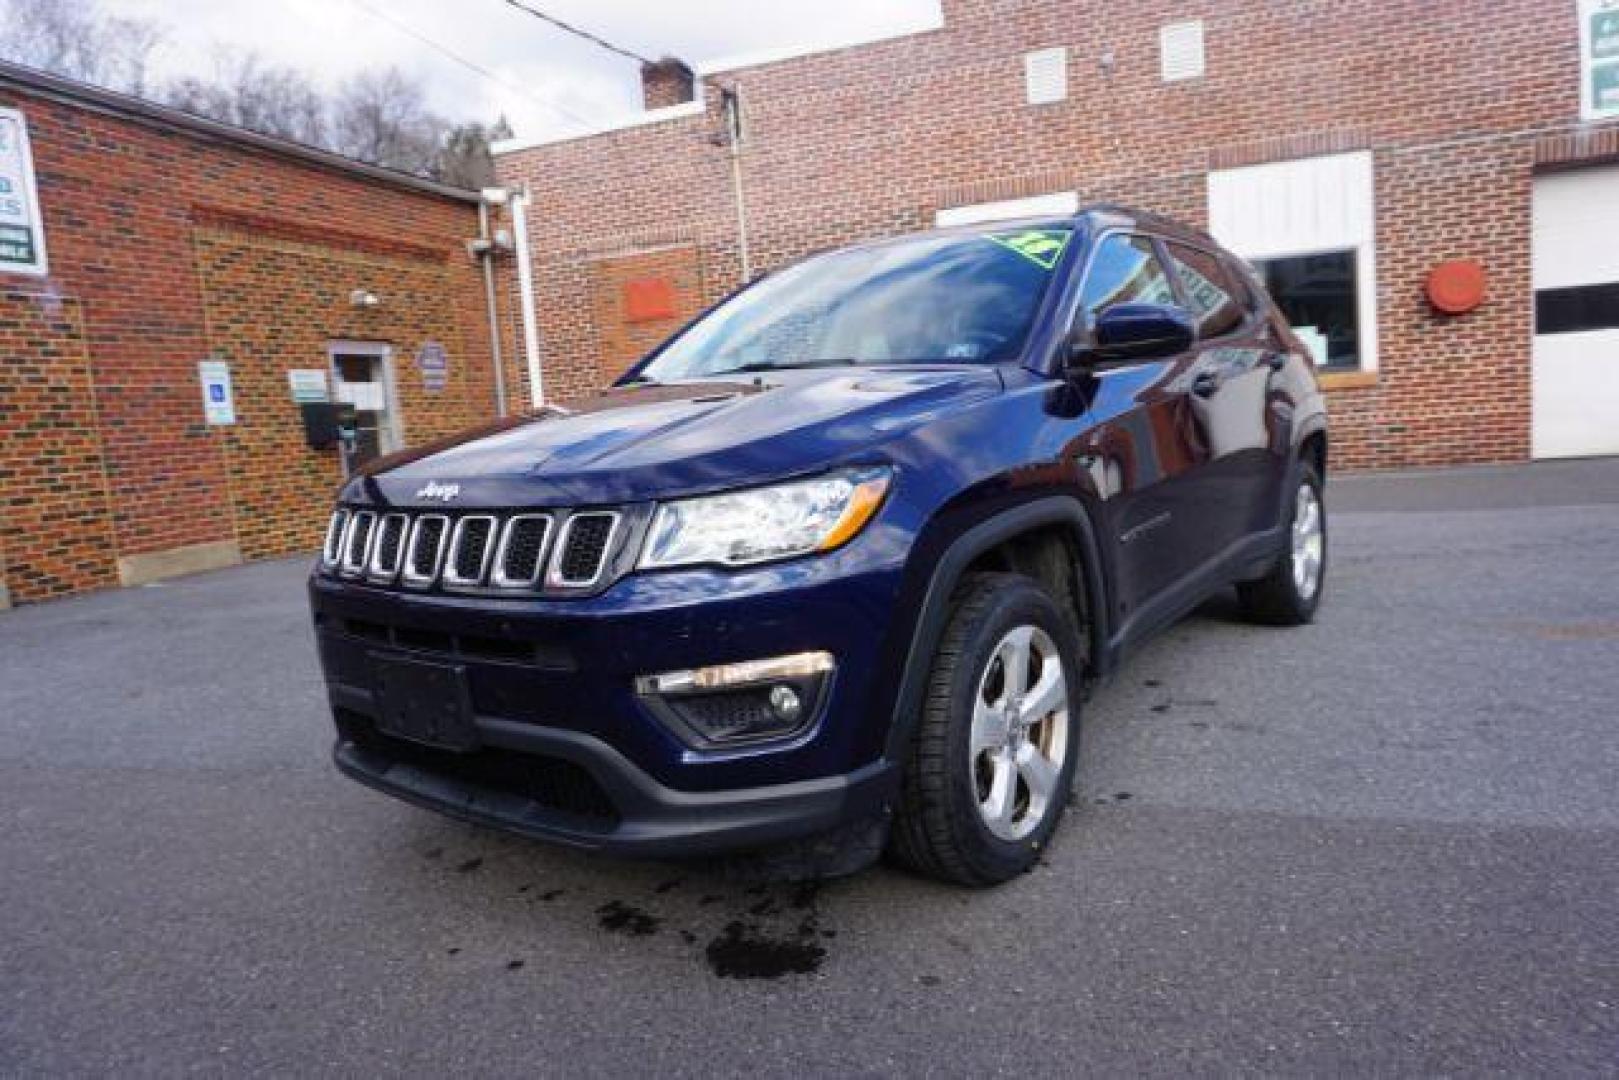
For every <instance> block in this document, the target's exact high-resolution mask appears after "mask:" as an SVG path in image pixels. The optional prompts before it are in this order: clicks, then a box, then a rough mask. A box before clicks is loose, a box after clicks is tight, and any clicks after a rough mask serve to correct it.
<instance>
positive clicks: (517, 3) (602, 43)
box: [506, 0, 655, 64]
mask: <svg viewBox="0 0 1619 1080" xmlns="http://www.w3.org/2000/svg"><path fill="white" fill-rule="evenodd" d="M506 4H507V6H508V7H514V8H516V9H517V10H518V11H522V12H526V13H528V14H530V15H532V16H534V17H535V18H536V19H539V20H540V21H542V22H548V23H550V24H551V25H552V26H554V27H556V28H557V29H558V30H561V31H563V32H564V33H568V34H572V35H573V36H574V37H577V38H583V39H584V40H586V41H588V42H590V43H591V44H592V45H595V46H596V47H597V48H601V49H606V50H607V51H608V52H610V53H617V54H618V55H619V56H622V57H624V58H625V59H627V60H636V61H639V62H640V63H643V64H651V63H654V62H655V61H653V60H649V59H648V58H647V57H645V56H642V55H641V54H640V53H638V52H635V51H633V50H631V49H626V48H624V47H623V46H621V45H614V44H613V43H612V42H611V41H608V40H607V39H606V38H600V37H597V36H596V35H595V34H592V33H591V32H590V31H588V30H581V29H579V28H578V27H577V26H574V25H573V24H571V23H565V22H563V21H562V20H561V19H559V18H557V17H556V16H555V15H547V14H546V13H545V12H543V11H540V10H538V9H536V8H532V7H529V6H528V5H527V4H525V3H523V2H522V0H506Z"/></svg>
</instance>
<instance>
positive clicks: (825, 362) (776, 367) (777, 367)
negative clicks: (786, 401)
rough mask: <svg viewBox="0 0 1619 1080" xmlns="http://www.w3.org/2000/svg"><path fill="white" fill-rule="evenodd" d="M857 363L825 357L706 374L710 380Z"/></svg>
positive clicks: (841, 357) (842, 357)
mask: <svg viewBox="0 0 1619 1080" xmlns="http://www.w3.org/2000/svg"><path fill="white" fill-rule="evenodd" d="M859 363H860V361H859V360H854V359H851V358H849V357H846V356H839V357H827V358H825V359H821V360H795V361H793V362H792V363H787V364H771V363H753V364H743V365H742V366H741V367H734V368H725V369H723V370H720V371H711V372H709V373H708V374H709V376H710V377H711V378H712V377H713V376H716V375H751V374H754V373H757V372H763V371H793V370H797V369H800V368H821V367H851V366H855V365H858V364H859Z"/></svg>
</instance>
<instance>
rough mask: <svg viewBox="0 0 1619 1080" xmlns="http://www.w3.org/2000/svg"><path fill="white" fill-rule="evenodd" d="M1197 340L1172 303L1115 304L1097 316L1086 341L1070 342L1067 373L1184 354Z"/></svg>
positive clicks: (1182, 313)
mask: <svg viewBox="0 0 1619 1080" xmlns="http://www.w3.org/2000/svg"><path fill="white" fill-rule="evenodd" d="M1196 340H1197V326H1196V324H1195V323H1193V321H1192V315H1191V313H1190V312H1188V311H1187V310H1186V309H1185V308H1182V307H1177V306H1175V305H1174V304H1114V305H1113V306H1112V307H1110V308H1108V309H1107V310H1106V311H1104V312H1102V314H1100V315H1098V316H1097V317H1096V325H1095V326H1094V327H1093V328H1092V330H1091V334H1090V337H1089V339H1088V340H1085V339H1083V338H1082V337H1081V336H1079V335H1076V337H1075V339H1073V340H1071V341H1070V342H1069V346H1068V357H1067V363H1068V368H1069V370H1090V369H1095V368H1099V367H1107V366H1111V365H1114V364H1128V363H1133V362H1135V361H1139V360H1159V359H1162V358H1164V357H1166V356H1174V355H1175V354H1177V353H1183V352H1185V351H1186V350H1187V349H1190V348H1191V347H1192V343H1193V342H1195V341H1196Z"/></svg>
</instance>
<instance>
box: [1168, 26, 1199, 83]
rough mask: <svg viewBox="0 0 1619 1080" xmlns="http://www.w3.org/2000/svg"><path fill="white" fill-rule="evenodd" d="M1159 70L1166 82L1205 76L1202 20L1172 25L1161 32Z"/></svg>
mask: <svg viewBox="0 0 1619 1080" xmlns="http://www.w3.org/2000/svg"><path fill="white" fill-rule="evenodd" d="M1158 70H1159V72H1160V73H1161V74H1162V75H1163V77H1164V81H1165V82H1175V81H1177V80H1179V79H1196V78H1200V77H1202V75H1203V20H1202V19H1194V20H1192V21H1191V22H1178V23H1170V24H1168V25H1167V26H1164V27H1161V28H1160V29H1159V31H1158Z"/></svg>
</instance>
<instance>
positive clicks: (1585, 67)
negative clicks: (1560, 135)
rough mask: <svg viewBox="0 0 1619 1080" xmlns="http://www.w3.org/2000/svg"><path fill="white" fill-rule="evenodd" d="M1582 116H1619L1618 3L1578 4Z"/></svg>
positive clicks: (1591, 1) (1584, 1)
mask: <svg viewBox="0 0 1619 1080" xmlns="http://www.w3.org/2000/svg"><path fill="white" fill-rule="evenodd" d="M1579 5H1580V7H1579V10H1580V83H1581V86H1580V90H1581V93H1580V115H1581V116H1582V117H1583V118H1584V119H1586V120H1606V119H1609V118H1610V117H1616V116H1619V0H1579Z"/></svg>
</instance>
